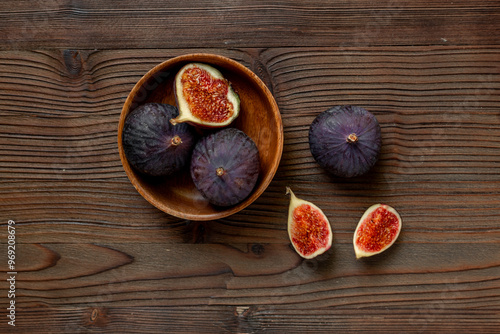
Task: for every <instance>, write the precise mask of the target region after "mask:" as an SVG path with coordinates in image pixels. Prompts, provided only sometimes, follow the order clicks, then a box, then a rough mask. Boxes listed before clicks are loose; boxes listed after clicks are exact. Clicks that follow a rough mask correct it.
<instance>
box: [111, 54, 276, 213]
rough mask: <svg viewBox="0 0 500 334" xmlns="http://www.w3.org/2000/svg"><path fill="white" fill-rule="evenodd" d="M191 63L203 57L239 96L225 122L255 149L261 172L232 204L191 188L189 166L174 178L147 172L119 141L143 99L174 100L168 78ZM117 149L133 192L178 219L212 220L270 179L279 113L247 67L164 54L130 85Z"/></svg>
mask: <svg viewBox="0 0 500 334" xmlns="http://www.w3.org/2000/svg"><path fill="white" fill-rule="evenodd" d="M190 62H202V63H207V64H210V65H212V66H214V67H216V68H217V69H219V70H220V71H221V72H222V74H223V75H224V76H225V77H226V78H227V79H228V80H229V81H230V82H231V85H232V86H233V88H234V89H235V91H236V92H237V93H238V95H239V96H240V100H241V111H240V115H239V116H238V118H237V119H236V120H235V121H234V122H233V123H232V124H231V125H230V126H231V127H236V128H238V129H240V130H242V131H244V132H245V133H246V134H247V135H248V136H250V137H251V138H252V139H253V141H254V142H255V144H256V145H257V147H258V149H259V156H260V168H261V170H260V176H259V179H258V181H257V184H256V186H255V188H254V190H253V191H252V193H251V194H250V195H249V196H248V197H247V198H246V199H245V200H244V201H243V202H241V203H239V204H237V205H234V206H231V207H217V206H214V205H211V204H210V203H209V202H208V201H207V200H206V199H205V198H204V197H203V196H202V195H201V194H200V193H199V192H198V190H197V189H196V187H195V186H194V184H193V181H192V180H191V176H190V174H189V166H187V167H186V168H185V170H184V171H183V172H181V173H180V174H178V175H175V176H173V177H165V178H158V177H150V176H145V175H143V174H141V173H139V172H137V171H136V170H134V169H133V168H132V167H131V166H130V165H129V163H128V161H127V159H126V157H125V154H124V151H123V144H122V131H123V125H124V123H125V118H126V117H127V115H128V113H129V112H130V111H131V110H133V109H135V108H136V107H137V106H139V105H141V104H144V103H147V102H159V103H168V104H172V105H176V103H175V96H174V92H173V81H174V77H175V74H176V73H177V71H178V70H179V69H180V68H181V67H182V66H183V65H185V64H187V63H190ZM118 150H119V153H120V159H121V162H122V164H123V168H124V169H125V172H126V173H127V176H128V178H129V179H130V181H131V182H132V184H133V185H134V187H135V188H136V189H137V191H138V192H139V193H140V194H141V195H142V196H143V197H144V198H145V199H146V200H147V201H148V202H150V203H151V204H153V205H154V206H155V207H157V208H158V209H160V210H162V211H164V212H166V213H168V214H170V215H173V216H176V217H179V218H183V219H190V220H213V219H219V218H223V217H227V216H229V215H232V214H234V213H236V212H238V211H240V210H242V209H244V208H245V207H247V206H248V205H250V204H251V203H252V202H253V201H255V200H256V199H257V198H258V197H259V196H260V195H261V194H262V193H263V192H264V190H266V188H267V186H268V185H269V183H270V182H271V180H272V178H273V177H274V174H275V173H276V170H277V169H278V165H279V162H280V159H281V154H282V151H283V125H282V122H281V115H280V112H279V109H278V106H277V104H276V101H275V100H274V98H273V96H272V94H271V92H270V91H269V89H268V88H267V87H266V85H265V84H264V83H263V82H262V81H261V80H260V79H259V77H258V76H257V75H255V74H254V73H253V72H252V71H250V70H249V69H248V68H246V67H245V66H243V65H242V64H240V63H238V62H236V61H234V60H231V59H229V58H226V57H222V56H219V55H212V54H204V53H200V54H188V55H184V56H179V57H175V58H172V59H169V60H167V61H165V62H163V63H161V64H159V65H157V66H156V67H154V68H153V69H151V70H150V71H149V72H148V73H146V75H144V76H143V77H142V78H141V80H139V82H138V83H137V84H136V85H135V86H134V88H133V89H132V91H131V92H130V94H129V96H128V98H127V100H126V101H125V104H124V106H123V109H122V112H121V115H120V122H119V126H118Z"/></svg>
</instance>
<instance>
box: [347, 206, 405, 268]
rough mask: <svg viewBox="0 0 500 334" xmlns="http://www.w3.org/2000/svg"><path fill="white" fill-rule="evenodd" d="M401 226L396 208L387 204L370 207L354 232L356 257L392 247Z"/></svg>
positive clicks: (380, 251)
mask: <svg viewBox="0 0 500 334" xmlns="http://www.w3.org/2000/svg"><path fill="white" fill-rule="evenodd" d="M401 227H402V221H401V217H400V216H399V213H398V212H397V211H396V210H395V209H394V208H392V207H390V206H389V205H385V204H374V205H372V206H371V207H369V208H368V209H367V210H366V211H365V213H364V214H363V216H362V217H361V219H360V220H359V223H358V226H357V227H356V230H355V232H354V237H353V244H354V252H355V253H356V258H358V259H359V258H361V257H367V256H372V255H375V254H379V253H382V252H383V251H385V250H386V249H388V248H389V247H391V246H392V244H394V242H395V241H396V239H397V238H398V236H399V233H400V232H401Z"/></svg>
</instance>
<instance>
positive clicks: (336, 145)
mask: <svg viewBox="0 0 500 334" xmlns="http://www.w3.org/2000/svg"><path fill="white" fill-rule="evenodd" d="M381 144H382V140H381V131H380V125H379V123H378V121H377V119H376V118H375V116H374V115H373V114H372V113H370V112H369V111H367V110H365V109H363V108H361V107H356V106H350V105H345V106H336V107H333V108H330V109H328V110H326V111H324V112H322V113H321V114H319V115H318V116H317V117H316V118H315V119H314V121H313V122H312V123H311V126H310V128H309V147H310V149H311V154H312V156H313V157H314V159H315V160H316V161H317V162H318V164H319V165H320V166H321V167H323V168H324V169H325V170H327V171H329V172H330V173H332V174H334V175H336V176H340V177H355V176H359V175H362V174H365V173H366V172H368V170H370V169H371V168H372V167H373V166H374V165H375V163H376V162H377V160H378V155H379V153H380V147H381Z"/></svg>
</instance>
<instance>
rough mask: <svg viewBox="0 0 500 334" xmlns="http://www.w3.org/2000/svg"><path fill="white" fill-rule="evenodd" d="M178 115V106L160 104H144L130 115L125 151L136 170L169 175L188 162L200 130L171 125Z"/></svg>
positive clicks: (126, 121) (124, 127) (182, 125)
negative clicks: (171, 121)
mask: <svg viewBox="0 0 500 334" xmlns="http://www.w3.org/2000/svg"><path fill="white" fill-rule="evenodd" d="M178 114H179V113H178V111H177V108H176V107H174V106H172V105H170V104H160V103H146V104H143V105H141V106H139V107H137V108H136V109H134V110H132V111H131V112H130V113H129V114H128V116H127V118H126V120H125V124H124V126H123V135H122V143H123V151H124V153H125V156H126V157H127V160H128V162H129V163H130V165H132V166H133V167H134V168H135V169H136V170H137V171H140V172H142V173H144V174H148V175H151V176H167V175H172V174H175V173H177V172H180V171H181V169H182V168H184V167H186V166H188V165H189V163H190V161H191V153H192V151H193V148H194V145H195V144H196V141H197V133H196V131H195V130H194V128H192V127H191V126H190V125H188V124H179V125H178V126H174V125H172V124H170V120H171V119H172V118H174V117H176V116H177V115H178Z"/></svg>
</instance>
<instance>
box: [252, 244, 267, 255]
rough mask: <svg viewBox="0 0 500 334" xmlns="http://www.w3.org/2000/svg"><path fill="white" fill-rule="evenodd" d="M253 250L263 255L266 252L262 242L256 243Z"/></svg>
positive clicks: (256, 253)
mask: <svg viewBox="0 0 500 334" xmlns="http://www.w3.org/2000/svg"><path fill="white" fill-rule="evenodd" d="M251 250H252V253H254V254H255V255H262V254H263V253H264V246H263V245H262V244H255V245H252V247H251Z"/></svg>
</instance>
